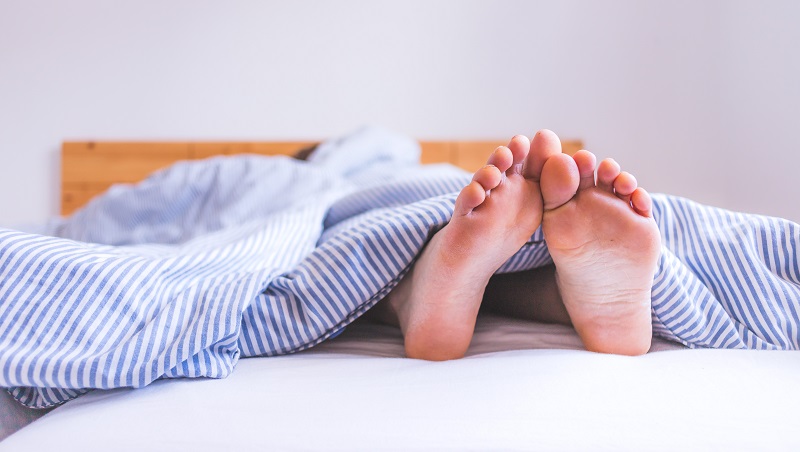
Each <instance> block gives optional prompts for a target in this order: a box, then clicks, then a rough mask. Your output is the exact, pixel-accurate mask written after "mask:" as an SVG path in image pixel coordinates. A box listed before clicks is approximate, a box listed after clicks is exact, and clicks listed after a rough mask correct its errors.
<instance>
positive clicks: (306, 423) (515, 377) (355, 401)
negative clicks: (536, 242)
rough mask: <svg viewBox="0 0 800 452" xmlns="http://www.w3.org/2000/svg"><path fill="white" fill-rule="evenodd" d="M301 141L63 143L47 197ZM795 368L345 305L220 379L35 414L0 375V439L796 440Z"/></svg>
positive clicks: (553, 444) (146, 442)
mask: <svg viewBox="0 0 800 452" xmlns="http://www.w3.org/2000/svg"><path fill="white" fill-rule="evenodd" d="M315 144H316V143H314V142H279V143H275V142H260V143H245V142H236V143H196V142H186V143H152V142H151V143H133V142H129V143H119V142H115V143H110V142H69V143H64V146H63V152H62V213H63V214H65V215H66V214H69V213H71V212H73V211H75V210H76V209H78V208H79V207H80V206H82V205H83V204H84V203H86V202H87V201H88V200H89V199H91V198H92V197H94V196H96V195H97V194H98V193H101V192H102V191H104V190H106V189H107V188H108V187H109V186H110V185H111V184H113V183H117V182H135V181H137V180H140V179H142V178H144V177H145V176H146V175H147V174H149V173H150V172H152V171H153V170H156V169H158V168H160V167H164V166H166V165H169V164H171V163H173V162H174V161H177V160H183V159H198V158H205V157H209V156H212V155H217V154H238V153H261V154H267V155H274V154H293V153H295V152H296V151H297V150H298V149H302V148H308V147H309V146H313V145H315ZM421 144H422V158H421V160H422V161H423V162H424V163H435V162H448V163H452V164H455V165H457V166H460V167H462V168H465V169H467V170H474V169H476V168H477V167H479V166H480V165H481V164H482V162H483V159H484V158H485V155H486V152H487V149H492V148H493V147H495V146H497V145H498V144H501V143H499V142H494V141H480V142H463V141H461V142H422V143H421ZM580 147H581V144H580V142H577V141H570V142H565V150H566V151H567V152H574V151H576V150H577V149H579V148H580ZM798 375H800V354H798V352H765V351H751V350H702V349H701V350H689V349H684V347H683V346H681V345H679V344H676V343H674V342H668V341H664V340H660V339H657V340H654V342H653V347H652V349H651V352H650V353H649V354H648V355H646V356H644V357H640V358H629V357H620V356H610V355H600V354H594V353H590V352H586V351H585V350H583V347H582V344H581V342H580V340H579V338H578V337H577V335H576V334H575V332H574V331H573V330H572V329H571V328H568V327H564V326H560V325H549V324H540V323H535V322H528V321H523V320H518V319H510V318H506V317H499V316H492V315H484V316H482V317H481V318H479V321H478V326H477V329H476V334H475V338H474V340H473V343H472V345H471V346H470V349H469V352H468V354H467V358H465V359H463V360H458V361H451V362H444V363H433V362H424V361H418V360H410V359H406V358H404V357H403V349H402V337H401V336H400V334H399V331H398V330H397V329H395V328H391V327H388V326H384V325H376V324H371V323H367V322H356V323H355V324H353V325H352V326H349V327H348V328H347V329H346V330H345V331H344V333H342V334H341V335H339V336H338V337H336V338H334V339H331V340H328V341H325V342H323V343H322V344H319V345H317V346H315V347H312V348H310V349H308V350H306V351H302V352H299V353H295V354H291V355H288V356H282V357H271V358H250V359H243V360H241V361H240V362H239V363H238V364H237V368H236V371H235V372H234V373H233V374H232V375H231V376H229V377H228V378H225V379H220V380H216V379H193V380H188V379H182V380H172V379H165V380H159V381H157V382H155V383H153V384H151V385H150V386H147V387H145V388H143V389H136V390H131V389H114V390H107V391H93V392H91V393H89V394H87V395H84V396H82V397H80V398H78V399H76V400H74V401H70V402H67V403H65V404H63V405H61V406H59V407H57V408H55V409H52V410H44V412H46V414H45V415H44V416H43V417H41V418H40V419H38V420H36V419H37V418H39V417H40V416H41V415H42V414H43V413H44V412H35V411H32V410H28V409H25V408H22V407H20V406H18V405H17V404H16V402H15V401H13V400H12V399H11V398H10V397H9V396H7V395H6V394H5V393H4V394H3V396H2V398H0V413H2V416H3V417H2V419H3V426H2V429H0V437H2V436H5V435H9V434H11V433H12V432H14V431H15V430H18V431H16V433H14V434H13V435H11V436H10V437H9V438H7V439H6V440H4V441H3V442H0V450H52V449H54V448H58V449H61V450H81V451H90V450H143V449H144V450H174V449H178V450H184V449H186V450H188V449H191V450H212V449H213V450H218V449H231V450H288V449H291V450H319V449H326V450H675V449H681V450H683V449H692V450H709V449H721V450H797V449H798V448H800V438H798V435H797V434H796V427H795V424H796V422H795V421H794V419H793V416H792V414H793V411H794V408H795V407H796V406H798V404H800V389H798V388H797V385H796V380H797V376H798ZM26 424H27V425H26Z"/></svg>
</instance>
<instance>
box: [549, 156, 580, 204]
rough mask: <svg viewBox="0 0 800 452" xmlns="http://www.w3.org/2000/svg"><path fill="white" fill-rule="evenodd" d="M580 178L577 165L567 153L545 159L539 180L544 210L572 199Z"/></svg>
mask: <svg viewBox="0 0 800 452" xmlns="http://www.w3.org/2000/svg"><path fill="white" fill-rule="evenodd" d="M580 179H581V176H580V172H579V171H578V165H577V164H576V163H575V160H574V159H573V158H572V157H570V156H569V155H567V154H556V155H553V156H552V157H550V158H549V159H547V161H546V162H545V163H544V165H543V168H542V171H541V181H540V187H541V191H542V199H543V200H544V210H552V209H556V208H558V207H560V206H562V205H564V204H566V203H567V201H569V200H570V199H572V197H573V196H575V193H577V191H578V185H579V184H580Z"/></svg>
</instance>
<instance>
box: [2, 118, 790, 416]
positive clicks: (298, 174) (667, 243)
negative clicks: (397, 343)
mask: <svg viewBox="0 0 800 452" xmlns="http://www.w3.org/2000/svg"><path fill="white" fill-rule="evenodd" d="M418 157H419V149H418V147H417V145H416V144H415V143H414V142H413V141H412V140H410V139H408V138H405V137H399V136H396V135H393V134H391V133H389V132H386V131H383V130H380V129H374V128H370V129H365V130H362V131H359V132H357V133H355V134H353V135H351V136H349V137H345V138H343V139H340V140H334V141H331V142H328V143H326V144H324V145H323V146H321V147H320V149H319V150H318V152H317V153H315V154H314V156H313V158H312V159H311V160H310V161H309V162H300V161H296V160H292V159H288V158H285V157H261V156H240V157H219V158H212V159H208V160H204V161H197V162H184V163H179V164H177V165H174V166H173V167H171V168H169V169H166V170H164V171H161V172H159V173H157V174H155V175H153V176H152V177H151V178H149V179H148V180H146V181H144V182H142V183H140V184H138V185H135V186H117V187H114V188H112V189H111V190H110V191H109V192H108V193H107V194H105V195H104V196H102V197H99V198H97V199H95V200H94V201H92V202H91V203H90V204H89V205H87V206H86V207H85V208H84V209H82V210H81V211H80V212H78V213H76V214H75V215H73V216H72V217H70V218H67V219H64V220H62V221H60V222H58V223H56V224H54V226H53V228H52V230H51V231H50V233H51V235H50V236H45V235H35V234H29V233H24V232H19V231H15V230H7V229H0V364H1V365H0V370H1V371H2V372H1V373H0V386H2V387H5V388H8V390H9V392H10V393H11V394H12V395H13V396H14V397H15V398H17V399H18V400H19V401H20V402H22V403H24V404H26V405H28V406H31V407H46V406H50V405H53V404H58V403H61V402H63V401H65V400H68V399H70V398H73V397H76V396H78V395H80V394H82V393H85V392H86V391H88V390H91V389H92V388H116V387H141V386H145V385H147V384H149V383H151V382H152V381H154V380H156V379H159V378H177V377H214V378H220V377H225V376H226V375H228V374H229V373H230V372H231V371H232V370H233V368H234V366H235V364H236V362H237V360H238V359H239V358H241V357H249V356H271V355H280V354H286V353H292V352H295V351H298V350H303V349H306V348H309V347H312V346H314V345H315V344H318V343H320V342H322V341H324V340H326V339H328V338H330V337H331V336H333V335H335V334H337V333H338V332H339V331H341V329H342V328H344V327H345V326H346V325H347V324H348V323H350V322H351V321H352V320H354V319H355V318H357V317H358V316H359V315H361V314H362V313H364V312H365V311H366V310H368V309H369V308H370V307H371V306H373V305H374V304H375V303H376V302H377V301H378V300H380V299H381V298H382V297H383V296H384V295H385V294H386V293H388V292H389V291H390V290H391V289H392V288H393V287H394V285H395V284H396V283H397V282H398V281H399V279H400V278H402V276H403V275H404V273H405V272H406V271H407V269H408V267H409V265H410V264H411V263H412V262H413V261H414V259H415V257H416V256H417V254H418V253H419V251H420V250H421V249H422V247H423V246H424V245H425V243H426V241H427V240H428V239H429V238H430V237H431V236H432V235H433V234H434V233H435V232H436V231H437V230H438V229H439V228H441V227H442V226H443V225H444V224H446V223H447V221H448V219H449V218H450V215H451V213H452V209H453V203H454V200H455V197H456V193H457V192H458V190H459V189H460V188H461V187H462V186H463V185H465V184H466V183H467V182H468V181H469V177H470V175H469V174H466V173H464V172H462V171H460V170H457V169H455V168H453V167H450V166H446V165H437V166H430V167H420V166H418V165H416V164H415V162H416V161H417V160H418ZM654 203H655V211H654V215H655V217H656V220H657V222H658V225H659V228H660V230H661V234H662V238H663V249H662V256H661V259H660V263H659V269H658V272H657V274H656V277H655V281H654V284H653V292H652V299H653V324H654V333H655V334H656V335H658V336H660V337H663V338H666V339H670V340H673V341H677V342H680V343H682V344H685V345H687V346H689V347H714V348H752V349H798V348H800V314H799V311H800V265H799V263H798V243H800V226H798V225H797V224H794V223H791V222H789V221H786V220H781V219H777V218H768V217H762V216H755V215H747V214H739V213H732V212H728V211H725V210H721V209H716V208H711V207H706V206H701V205H698V204H696V203H693V202H691V201H689V200H686V199H682V198H677V197H671V196H665V195H656V196H654ZM548 263H550V258H549V255H548V253H547V248H546V244H545V243H544V241H543V240H542V236H541V231H537V232H536V233H535V234H534V236H533V237H532V239H531V241H530V242H529V243H528V244H527V245H525V246H524V247H523V248H522V249H521V250H520V251H519V252H518V253H517V254H516V255H515V256H514V257H512V258H511V259H510V260H509V261H508V262H507V263H506V264H505V265H504V266H503V267H502V268H501V270H500V271H501V272H512V271H519V270H523V269H529V268H534V267H537V266H541V265H546V264H548Z"/></svg>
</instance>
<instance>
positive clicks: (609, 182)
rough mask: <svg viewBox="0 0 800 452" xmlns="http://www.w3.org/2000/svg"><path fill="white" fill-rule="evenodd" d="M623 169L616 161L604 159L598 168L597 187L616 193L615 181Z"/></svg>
mask: <svg viewBox="0 0 800 452" xmlns="http://www.w3.org/2000/svg"><path fill="white" fill-rule="evenodd" d="M620 172H621V169H620V167H619V163H617V162H616V161H615V160H614V159H604V160H603V161H602V162H600V165H599V166H598V167H597V187H598V188H600V189H602V190H605V191H607V192H609V193H613V191H614V179H616V178H617V176H619V173H620Z"/></svg>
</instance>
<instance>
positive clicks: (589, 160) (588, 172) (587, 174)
mask: <svg viewBox="0 0 800 452" xmlns="http://www.w3.org/2000/svg"><path fill="white" fill-rule="evenodd" d="M572 158H573V159H575V164H576V165H578V174H579V175H580V179H581V180H580V184H579V185H578V189H579V190H582V189H584V188H589V187H594V168H595V166H596V165H597V157H595V155H594V154H592V153H591V152H589V151H587V150H585V149H582V150H580V151H578V152H576V153H575V155H573V156H572Z"/></svg>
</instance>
